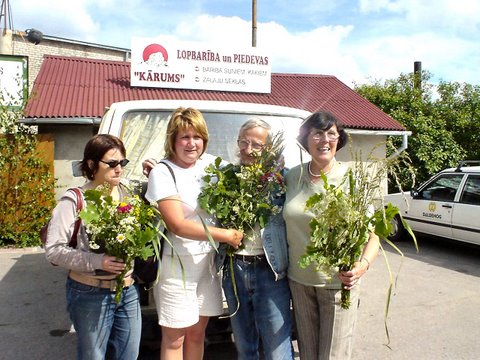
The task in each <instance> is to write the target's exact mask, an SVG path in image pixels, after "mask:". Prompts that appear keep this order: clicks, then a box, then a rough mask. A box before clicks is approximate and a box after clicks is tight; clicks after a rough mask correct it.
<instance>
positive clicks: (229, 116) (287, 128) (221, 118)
mask: <svg viewBox="0 0 480 360" xmlns="http://www.w3.org/2000/svg"><path fill="white" fill-rule="evenodd" d="M170 114H171V111H158V110H157V111H131V112H127V113H126V114H125V115H124V117H123V123H122V135H121V138H122V141H123V142H124V144H125V148H126V150H127V157H128V159H129V160H130V163H132V164H141V162H142V161H143V160H145V159H148V158H154V159H157V160H158V159H162V158H163V156H164V150H163V149H164V141H165V133H166V130H167V124H168V120H169V116H170ZM202 114H203V116H204V118H205V121H206V122H207V126H208V131H209V136H210V138H209V143H208V149H207V151H206V152H207V153H209V154H212V155H216V156H220V157H222V158H223V159H225V160H227V161H229V162H236V161H237V143H236V142H237V136H238V130H239V129H240V126H241V125H242V124H243V123H244V122H245V121H247V120H248V119H250V118H252V117H258V118H260V119H262V120H264V121H266V122H268V123H269V124H270V125H271V126H272V132H273V134H275V133H277V132H278V131H283V133H284V137H285V144H286V147H285V151H284V156H285V166H286V167H288V168H290V167H292V166H295V165H297V164H299V163H300V150H299V148H298V147H297V145H296V140H295V138H296V135H297V134H298V128H299V126H300V124H301V122H302V121H303V119H301V118H299V117H298V118H297V117H290V116H276V115H268V114H267V115H265V114H252V113H249V114H245V113H218V112H208V111H202ZM303 156H304V161H306V160H305V157H306V155H305V154H303ZM125 177H127V178H130V179H132V180H139V179H144V176H143V175H142V169H141V166H135V167H134V166H127V167H126V168H125Z"/></svg>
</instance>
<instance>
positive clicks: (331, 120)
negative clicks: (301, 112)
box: [297, 111, 348, 152]
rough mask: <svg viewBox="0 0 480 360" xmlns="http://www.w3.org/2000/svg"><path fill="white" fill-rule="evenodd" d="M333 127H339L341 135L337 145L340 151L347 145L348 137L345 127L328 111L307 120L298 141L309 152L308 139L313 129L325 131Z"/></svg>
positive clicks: (313, 115) (315, 114)
mask: <svg viewBox="0 0 480 360" xmlns="http://www.w3.org/2000/svg"><path fill="white" fill-rule="evenodd" d="M333 125H336V126H337V130H338V134H339V135H340V136H339V138H338V145H337V150H340V149H341V148H342V147H344V146H345V145H346V144H347V142H348V135H347V132H346V131H345V129H344V128H343V125H342V124H341V123H340V122H339V121H338V119H337V118H336V117H335V116H334V115H333V114H332V113H330V112H328V111H317V112H315V113H313V114H312V115H310V116H309V117H308V118H306V119H305V121H304V122H303V123H302V125H301V126H300V129H299V131H298V136H297V141H298V142H299V144H300V145H301V146H302V147H303V148H304V149H305V150H306V151H307V152H308V147H307V137H308V135H309V134H310V132H311V131H312V129H316V130H324V131H325V130H328V129H330V128H331V127H332V126H333Z"/></svg>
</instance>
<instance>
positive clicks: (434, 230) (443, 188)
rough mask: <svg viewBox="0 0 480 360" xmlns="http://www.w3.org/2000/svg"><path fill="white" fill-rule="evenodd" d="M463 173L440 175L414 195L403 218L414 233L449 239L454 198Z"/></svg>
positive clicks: (451, 233)
mask: <svg viewBox="0 0 480 360" xmlns="http://www.w3.org/2000/svg"><path fill="white" fill-rule="evenodd" d="M463 177H464V174H463V173H458V174H457V173H455V174H451V173H446V174H440V175H439V176H437V177H436V178H434V179H433V180H432V181H430V182H429V183H427V184H426V185H424V186H423V187H422V188H420V190H419V191H418V192H417V193H416V194H414V196H413V199H412V201H411V203H410V208H409V210H408V213H407V214H406V216H405V218H406V219H407V220H409V221H410V223H411V226H412V228H413V229H414V230H415V231H418V232H422V233H426V234H431V235H436V236H442V237H447V238H451V237H452V236H453V232H452V214H453V212H454V208H455V205H456V204H455V197H456V195H457V192H458V189H459V187H460V184H461V182H462V179H463Z"/></svg>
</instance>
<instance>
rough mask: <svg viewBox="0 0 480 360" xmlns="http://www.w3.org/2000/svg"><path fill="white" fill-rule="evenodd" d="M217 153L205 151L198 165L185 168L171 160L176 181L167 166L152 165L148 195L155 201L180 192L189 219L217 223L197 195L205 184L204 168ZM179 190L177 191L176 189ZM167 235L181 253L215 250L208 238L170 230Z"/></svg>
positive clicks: (200, 252) (202, 252)
mask: <svg viewBox="0 0 480 360" xmlns="http://www.w3.org/2000/svg"><path fill="white" fill-rule="evenodd" d="M215 158H216V157H215V156H213V155H209V154H203V155H202V156H201V158H200V159H198V160H197V162H196V163H195V166H193V167H191V168H188V169H184V168H181V167H179V166H177V165H175V164H174V163H172V162H171V161H169V160H163V161H164V162H166V163H168V165H170V167H171V168H172V170H173V173H174V174H175V180H176V185H175V181H174V179H173V178H172V175H171V174H170V171H169V170H168V168H167V167H166V166H165V165H162V164H158V165H157V166H155V167H154V168H153V170H152V171H151V172H150V175H149V177H148V187H147V193H146V194H145V197H146V198H147V199H148V200H149V201H151V202H154V203H157V201H158V200H161V199H164V198H167V197H170V196H175V195H178V196H179V197H180V199H181V201H182V207H183V212H184V215H185V218H186V219H189V220H192V221H195V222H198V223H201V220H200V217H199V216H201V218H202V219H203V220H204V222H205V223H206V224H207V225H214V224H215V219H214V217H213V216H211V215H208V214H207V213H206V212H205V211H204V210H202V209H201V208H200V207H199V206H198V201H197V199H198V195H199V194H200V190H201V188H202V186H203V180H202V177H203V176H204V175H205V168H206V167H207V166H208V165H210V164H211V163H213V162H214V161H215ZM177 189H178V191H177ZM168 238H169V240H170V241H171V242H172V244H173V246H174V248H175V251H176V253H177V254H178V255H190V254H205V253H209V252H210V251H212V250H213V247H212V245H211V244H210V242H209V241H208V240H206V241H199V240H190V239H187V238H183V237H180V236H177V235H176V234H174V233H172V232H170V231H169V232H168ZM166 252H168V253H167V254H170V252H171V247H170V246H169V245H168V244H167V243H166V242H165V249H164V254H165V253H166Z"/></svg>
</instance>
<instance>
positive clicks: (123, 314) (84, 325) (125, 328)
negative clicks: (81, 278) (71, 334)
mask: <svg viewBox="0 0 480 360" xmlns="http://www.w3.org/2000/svg"><path fill="white" fill-rule="evenodd" d="M114 297H115V293H114V292H110V290H109V289H101V288H98V287H93V286H89V285H84V284H81V283H79V282H76V281H74V280H72V279H70V278H68V279H67V310H68V312H69V313H70V319H71V320H72V323H73V326H74V328H75V331H76V334H77V359H79V360H103V359H105V356H106V353H107V347H108V355H109V356H108V357H107V358H112V359H115V360H132V359H136V358H137V357H138V351H139V347H140V336H141V331H142V316H141V312H140V302H139V292H138V288H137V286H135V285H133V286H130V287H128V288H125V289H123V293H122V296H121V299H120V302H119V303H118V304H116V303H115V300H114Z"/></svg>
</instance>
